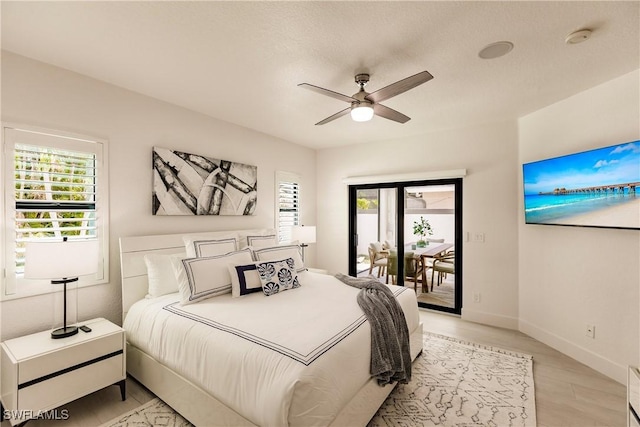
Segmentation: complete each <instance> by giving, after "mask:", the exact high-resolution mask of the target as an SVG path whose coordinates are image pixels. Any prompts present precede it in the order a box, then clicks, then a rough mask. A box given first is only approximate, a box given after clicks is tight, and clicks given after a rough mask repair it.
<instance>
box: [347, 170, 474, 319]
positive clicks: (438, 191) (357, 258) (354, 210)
mask: <svg viewBox="0 0 640 427" xmlns="http://www.w3.org/2000/svg"><path fill="white" fill-rule="evenodd" d="M349 218H350V220H349V235H350V247H349V274H351V275H353V276H368V275H370V274H372V275H374V276H375V277H376V278H378V280H380V281H382V282H383V283H389V284H397V285H400V286H408V287H411V288H413V289H415V292H416V296H417V298H418V303H419V305H420V306H422V307H426V308H431V309H435V310H440V311H446V312H451V313H457V314H460V311H461V308H462V274H461V272H462V253H461V251H460V250H461V248H462V246H461V238H462V179H460V178H456V179H445V180H431V181H414V182H398V183H382V184H361V185H352V186H350V187H349Z"/></svg>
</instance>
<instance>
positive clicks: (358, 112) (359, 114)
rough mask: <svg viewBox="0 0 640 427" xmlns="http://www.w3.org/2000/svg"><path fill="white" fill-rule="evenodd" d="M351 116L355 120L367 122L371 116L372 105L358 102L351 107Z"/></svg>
mask: <svg viewBox="0 0 640 427" xmlns="http://www.w3.org/2000/svg"><path fill="white" fill-rule="evenodd" d="M351 118H352V119H353V121H355V122H367V121H369V120H371V119H372V118H373V107H371V105H369V104H359V105H357V106H354V107H352V108H351Z"/></svg>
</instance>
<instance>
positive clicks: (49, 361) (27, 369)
mask: <svg viewBox="0 0 640 427" xmlns="http://www.w3.org/2000/svg"><path fill="white" fill-rule="evenodd" d="M122 348H123V336H122V333H117V334H112V335H109V336H105V337H100V338H99V339H94V340H91V341H85V342H83V343H82V345H73V346H70V347H67V348H63V349H59V350H56V351H53V352H51V353H48V354H42V355H39V356H38V357H35V358H32V359H29V360H24V361H23V362H22V363H20V368H19V370H18V384H19V385H20V384H24V383H27V382H29V381H33V380H37V379H38V378H42V377H44V376H47V375H49V374H51V373H53V372H58V371H62V370H64V369H67V368H70V367H73V366H77V365H80V364H82V363H84V362H88V361H90V360H93V359H96V358H98V357H100V356H104V355H105V354H110V353H113V352H116V351H118V350H122Z"/></svg>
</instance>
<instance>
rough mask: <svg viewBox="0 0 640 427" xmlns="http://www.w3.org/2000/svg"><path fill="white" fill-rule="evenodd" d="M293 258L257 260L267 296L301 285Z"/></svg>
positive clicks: (263, 288) (263, 290) (263, 289)
mask: <svg viewBox="0 0 640 427" xmlns="http://www.w3.org/2000/svg"><path fill="white" fill-rule="evenodd" d="M294 265H295V262H294V260H293V258H287V259H282V260H279V261H265V262H257V263H256V267H257V268H258V275H259V276H260V283H262V292H264V294H265V295H266V296H270V295H274V294H277V293H279V292H284V291H287V290H289V289H295V288H299V287H300V282H299V281H298V275H297V274H296V269H295V266H294Z"/></svg>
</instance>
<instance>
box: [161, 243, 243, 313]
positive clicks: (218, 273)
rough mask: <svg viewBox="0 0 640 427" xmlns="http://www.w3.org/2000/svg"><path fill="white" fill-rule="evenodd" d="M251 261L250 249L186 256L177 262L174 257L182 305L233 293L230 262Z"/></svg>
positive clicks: (241, 262)
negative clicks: (220, 253)
mask: <svg viewBox="0 0 640 427" xmlns="http://www.w3.org/2000/svg"><path fill="white" fill-rule="evenodd" d="M252 261H253V260H252V258H251V251H250V250H248V249H244V250H241V251H236V252H231V253H228V254H225V255H217V256H211V257H203V258H187V259H183V260H178V261H177V262H176V261H175V260H174V262H173V266H174V269H175V273H176V277H177V279H178V289H179V291H180V302H181V304H182V305H186V304H192V303H194V302H198V301H201V300H203V299H207V298H211V297H215V296H218V295H223V294H228V293H230V292H231V276H230V275H229V268H228V265H229V264H247V263H250V262H252Z"/></svg>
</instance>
